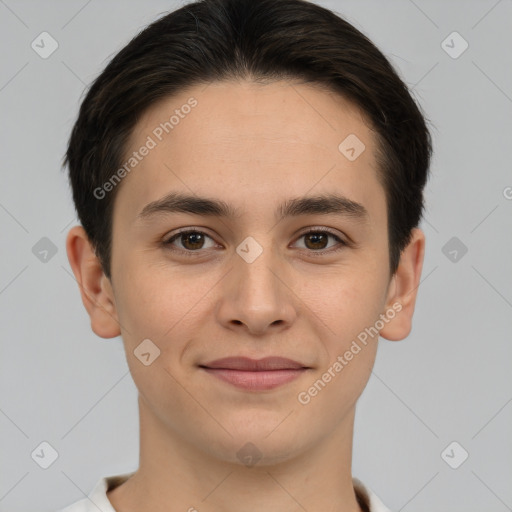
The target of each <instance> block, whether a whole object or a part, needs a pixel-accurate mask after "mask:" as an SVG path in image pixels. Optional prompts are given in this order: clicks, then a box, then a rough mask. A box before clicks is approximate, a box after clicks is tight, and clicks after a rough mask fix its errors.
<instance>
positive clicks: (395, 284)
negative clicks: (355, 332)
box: [380, 228, 425, 341]
mask: <svg viewBox="0 0 512 512" xmlns="http://www.w3.org/2000/svg"><path fill="white" fill-rule="evenodd" d="M424 255H425V235H424V233H423V231H422V230H421V229H419V228H414V229H413V230H412V236H411V241H410V242H409V245H407V247H406V248H405V249H404V250H403V251H402V254H401V256H400V263H399V265H398V269H397V271H396V273H395V275H394V276H393V277H392V281H391V283H390V285H389V291H388V296H387V300H386V309H385V311H384V312H383V313H384V314H386V311H391V309H393V310H394V311H395V313H394V315H393V318H392V319H390V321H389V322H388V323H386V325H385V326H384V327H383V328H382V329H381V331H380V336H382V337H383V338H386V339H387V340H390V341H399V340H403V339H404V338H406V337H407V336H408V335H409V333H410V332H411V328H412V317H413V314H414V306H415V304H416V296H417V294H418V287H419V284H420V278H421V270H422V268H423V259H424ZM389 316H390V315H389Z"/></svg>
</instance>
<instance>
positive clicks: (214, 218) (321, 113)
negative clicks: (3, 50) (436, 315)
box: [65, 0, 432, 512]
mask: <svg viewBox="0 0 512 512" xmlns="http://www.w3.org/2000/svg"><path fill="white" fill-rule="evenodd" d="M431 151H432V149H431V139H430V134H429V132H428V129H427V128H426V124H425V120H424V117H423V115H422V114H421V112H420V110H419V108H418V106H417V105H416V103H415V102H414V100H413V99H412V98H411V96H410V94H409V92H408V91H407V88H406V86H405V85H404V84H403V82H402V81H401V80H400V78H399V77H398V76H397V74H396V73H395V71H394V70H393V68H392V67H391V65H390V64H389V62H388V61H387V60H386V59H385V57H384V56H383V55H382V53H381V52H380V51H379V50H378V49H377V48H376V47H375V46H374V45H373V44H372V43H371V42H370V41H369V40H368V39H367V38H366V37H365V36H364V35H362V34H361V33H360V32H359V31H357V30H356V29H355V28H354V27H352V26H351V25H350V24H348V23H347V22H346V21H344V20H343V19H341V18H339V17H338V16H336V15H334V14H333V13H331V12H330V11H328V10H326V9H324V8H321V7H320V6H318V5H315V4H312V3H308V2H305V1H302V0H279V1H275V0H204V1H200V2H195V3H190V4H188V5H185V6H184V7H182V8H180V9H179V10H177V11H175V12H173V13H171V14H168V15H166V16H165V17H163V18H161V19H160V20H157V21H156V22H155V23H153V24H152V25H150V26H149V27H148V28H146V29H145V30H144V31H143V32H141V33H140V34H139V35H138V36H137V37H135V38H134V39H133V40H132V41H131V42H130V43H129V44H128V45H127V46H126V47H125V48H124V49H123V50H122V51H121V52H119V54H118V55H117V56H116V57H115V58H114V59H113V60H112V61H111V62H110V64H109V65H108V66H107V67H106V69H105V70H104V71H103V73H102V74H101V75H100V76H99V77H98V78H97V79H96V81H95V82H94V83H93V85H92V87H91V88H90V90H89V91H88V94H87V96H86V98H85V99H84V101H83V103H82V105H81V109H80V113H79V117H78V120H77V122H76V124H75V126H74V129H73V132H72V135H71V138H70V141H69V147H68V150H67V154H66V159H65V163H66V164H67V165H68V166H69V172H70V181H71V185H72V189H73V197H74V201H75V205H76V208H77V212H78V215H79V218H80V221H81V224H82V226H83V227H82V226H75V227H73V228H72V229H71V230H70V232H69V234H68V238H67V252H68V257H69V261H70V264H71V267H72V269H73V272H74V274H75V276H76V279H77V281H78V284H79V287H80V291H81V294H82V299H83V302H84V305H85V307H86V309H87V312H88V314H89V315H90V318H91V327H92V329H93V331H94V332H95V333H96V334H97V335H98V336H101V337H103V338H113V337H116V336H119V335H121V336H122V340H123V343H124V346H125V350H126V358H127V362H128V365H129V368H130V372H131V374H132V377H133V379H134V381H135V384H136V386H137V388H138V391H139V414H140V439H141V444H140V463H139V468H138V469H137V471H135V472H133V473H126V474H123V475H116V476H110V477H105V478H102V479H100V480H99V481H98V483H97V485H96V486H95V488H94V489H93V491H92V492H91V493H90V495H89V497H88V498H86V499H83V500H81V501H79V502H77V503H75V504H73V505H70V506H69V507H68V508H66V509H65V510H66V512H78V511H93V510H94V511H95V510H98V509H99V510H102V512H113V511H116V512H135V511H137V512H150V511H151V512H175V511H191V512H192V511H194V510H197V511H199V512H234V511H239V510H244V511H245V512H256V511H258V512H259V511H265V512H278V511H279V512H282V511H285V510H301V509H302V510H307V511H308V512H314V511H320V510H330V511H336V512H356V511H357V512H360V511H371V512H383V511H387V510H388V509H387V508H386V507H385V506H384V505H383V504H382V503H381V502H380V501H379V499H378V498H377V496H376V495H374V494H373V493H372V492H371V491H370V490H369V489H367V488H366V487H365V486H364V484H363V483H362V482H361V481H359V480H357V479H355V478H352V474H351V460H352V439H353V425H354V415H355V409H356V402H357V400H358V398H359V396H360V395H361V393H362V392H363V390H364V388H365V386H366V383H367V381H368V379H369V376H370V374H371V370H372V367H373V364H374V360H375V356H376V352H377V344H378V339H379V335H380V336H382V337H384V338H386V339H388V340H401V339H403V338H405V337H406V336H407V335H408V334H409V332H410V330H411V322H412V316H413V312H414V305H415V300H416V294H417V289H418V285H419V281H420V275H421V269H422V263H423V256H424V245H425V239H424V235H423V233H422V231H421V230H420V229H418V227H417V226H418V224H419V221H420V219H421V215H422V209H423V195H422V193H423V188H424V185H425V183H426V180H427V175H428V168H429V162H430V156H431Z"/></svg>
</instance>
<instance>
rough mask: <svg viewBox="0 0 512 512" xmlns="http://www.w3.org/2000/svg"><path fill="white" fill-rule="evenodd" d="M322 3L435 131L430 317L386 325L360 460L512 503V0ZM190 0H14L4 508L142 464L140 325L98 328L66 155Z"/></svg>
mask: <svg viewBox="0 0 512 512" xmlns="http://www.w3.org/2000/svg"><path fill="white" fill-rule="evenodd" d="M318 3H320V4H321V5H324V6H326V7H329V8H332V9H334V10H335V11H337V12H339V13H341V14H343V15H344V16H345V17H346V18H347V19H348V21H350V22H352V23H353V24H354V25H355V26H356V27H357V28H359V29H360V30H362V31H363V32H364V33H366V34H367V35H368V36H369V37H370V38H371V39H372V40H373V41H374V42H375V43H376V44H377V45H378V46H379V48H380V49H381V50H382V51H383V52H384V54H385V55H386V56H388V58H389V59H390V60H391V61H392V62H393V63H394V64H395V66H396V67H397V68H398V70H399V72H400V73H401V76H402V77H403V79H404V80H405V81H406V83H407V84H408V85H409V86H410V88H411V89H412V91H413V94H414V95H415V97H416V98H417V99H418V101H419V102H420V104H421V106H422V108H423V109H424V111H425V113H426V115H427V117H428V118H429V119H430V121H431V129H432V133H433V136H434V144H435V156H434V160H433V165H432V177H431V180H430V182H429V184H428V186H427V189H426V199H427V204H428V207H427V213H426V218H425V220H424V222H423V223H422V228H423V229H424V231H425V233H426V236H427V250H426V259H425V264H424V270H423V276H422V284H421V286H420V290H419V297H418V301H417V310H416V314H415V322H414V327H413V332H412V333H411V335H410V336H409V338H408V339H407V340H404V341H402V342H389V341H387V340H384V339H382V340H381V342H380V346H379V353H378V357H377V362H376V365H375V368H374V372H373V375H372V377H371V379H370V382H369V384H368V387H367V389H366V390H365V392H364V394H363V396H362V398H361V399H360V402H359V405H358V414H357V418H356V425H355V430H356V433H355V439H354V460H353V474H354V476H357V477H359V478H361V479H362V480H363V482H364V483H365V484H366V485H368V486H369V487H370V488H371V489H373V491H374V492H375V493H377V495H379V496H380V498H381V499H382V500H383V502H384V503H385V504H386V505H387V506H388V507H390V508H391V509H392V510H393V511H399V510H403V511H411V512H412V511H418V512H420V511H429V512H431V511H433V510H435V511H448V510H450V511H451V512H454V511H464V512H470V511H475V512H477V511H479V512H480V511H484V510H485V511H486V512H493V511H496V512H501V511H506V510H512V485H511V483H512V441H511V436H510V432H511V431H512V430H511V428H510V427H511V424H512V404H511V402H512V377H511V371H510V370H511V361H512V343H511V342H512V339H511V332H512V329H511V327H512V325H511V324H512V322H511V318H512V272H511V267H512V259H511V242H510V233H512V200H511V198H512V188H507V187H512V172H511V170H512V166H511V162H510V158H509V151H510V147H511V142H512V122H511V114H512V57H511V50H512V26H511V25H512V2H511V1H510V0H500V1H496V0H485V1H484V0H481V1H462V0H461V1H449V2H447V1H441V0H437V1H427V0H415V1H414V2H413V1H412V0H396V1H377V0H372V1H368V0H364V1H361V0H359V1H341V0H337V1H335V0H331V1H322V2H318ZM181 4H182V3H181V2H180V3H178V2H171V1H167V2H163V1H151V2H133V1H131V2H127V1H125V2H121V0H116V1H107V2H100V1H98V0H92V1H89V2H86V1H63V0H60V1H45V2H36V1H14V0H5V1H1V0H0V38H1V43H2V48H3V51H2V55H3V61H2V62H3V65H2V69H1V71H0V108H1V118H2V123H1V137H0V138H1V140H2V149H1V166H0V169H1V170H0V172H1V186H0V222H1V238H0V244H1V254H2V264H1V268H0V314H1V318H0V321H1V324H0V325H1V332H2V344H1V359H0V360H1V376H0V379H1V396H0V428H1V432H2V436H1V437H0V445H1V457H0V460H1V467H0V511H2V512H4V511H10V512H18V511H28V510H33V511H50V510H55V509H56V508H59V507H62V506H64V505H67V504H69V503H71V502H73V501H76V500H78V499H80V498H82V497H84V493H88V492H89V491H90V490H91V488H92V486H93V485H94V484H95V483H96V481H97V480H98V479H99V478H100V477H101V476H107V475H113V474H117V473H121V472H126V471H131V470H133V469H135V468H136V467H137V463H138V415H137V402H136V396H137V395H136V388H135V386H134V384H133V381H132V380H131V377H130V374H129V373H128V366H127V364H126V360H125V356H124V351H123V347H122V343H121V340H120V338H116V339H113V340H103V339H101V338H99V337H97V336H96V335H95V334H94V333H93V332H92V331H91V330H90V326H89V319H88V316H87V314H86V312H85V310H84V308H83V306H82V303H81V300H80V296H79V290H78V286H77V284H76V282H75V280H74V278H73V276H72V274H71V269H70V266H69V264H68V261H67V257H66V253H65V236H66V233H67V231H68V229H69V227H70V226H71V225H73V224H75V223H76V218H75V213H74V209H73V205H72V202H71V195H70V192H69V189H68V185H67V178H66V175H65V173H64V172H63V171H61V170H60V164H61V159H62V156H63V154H64V151H65V144H66V141H67V138H68V136H69V132H70V129H71V127H72V123H73V122H74V120H75V118H76V114H77V109H78V105H79V101H80V99H81V95H82V92H83V90H84V87H85V85H86V84H89V83H90V82H91V80H93V79H94V78H95V77H96V76H97V74H98V73H99V72H100V71H101V70H102V69H103V67H104V66H105V65H106V64H107V62H108V60H109V59H110V58H111V57H112V56H113V55H114V54H115V53H116V52H117V51H119V50H120V49H121V48H122V47H123V46H124V45H125V44H126V43H127V42H128V41H129V40H130V39H131V38H132V37H133V36H134V35H135V34H136V33H137V32H138V31H139V30H140V29H142V28H143V27H144V26H145V25H147V24H148V23H149V22H151V21H153V20H154V19H156V18H157V17H159V15H160V14H162V13H164V12H165V11H168V10H173V9H174V8H176V7H177V6H180V5H181ZM43 31H47V32H49V33H50V34H51V36H52V37H53V38H54V39H55V40H57V42H58V44H59V47H58V49H57V50H56V51H55V52H54V53H53V54H52V55H51V56H50V57H49V58H47V59H43V58H41V57H40V56H39V55H38V54H37V53H36V52H35V51H34V50H33V49H32V48H31V43H32V41H34V40H35V39H36V38H37V36H38V35H39V34H40V33H41V32H43ZM453 31H457V32H458V33H459V34H460V35H461V36H462V37H463V38H464V40H466V41H467V43H468V44H469V47H468V49H467V50H466V51H465V52H464V53H462V54H461V55H460V56H458V57H457V58H453V53H454V52H457V51H458V50H460V49H461V48H462V46H461V45H462V40H460V39H457V38H456V39H454V40H453V43H452V42H451V40H452V39H453V37H452V38H451V39H450V38H448V40H447V43H445V44H444V45H442V42H443V41H444V40H445V39H446V38H447V36H449V34H451V33H452V32H453ZM456 37H457V36H456ZM446 44H448V45H450V46H452V47H453V48H451V49H448V48H446V46H445V45H446ZM445 49H447V50H449V51H451V52H452V56H450V55H449V54H448V53H447V51H445ZM43 237H47V238H48V239H50V240H51V242H52V243H53V244H54V245H55V248H56V250H57V252H56V254H54V255H52V253H51V252H50V253H48V255H47V261H41V260H40V257H42V256H41V255H39V257H37V253H38V251H37V250H34V252H35V253H36V254H34V252H33V247H34V246H36V249H38V248H40V246H37V245H36V244H37V243H38V242H39V241H40V239H41V238H43ZM453 237H456V238H457V239H458V241H457V240H456V241H455V242H453V241H452V242H450V243H449V241H450V240H451V239H452V238H453ZM39 243H40V244H45V243H46V244H47V243H48V242H47V241H46V242H45V241H43V242H39ZM447 243H449V244H448V246H446V244H447ZM454 243H455V244H458V246H457V245H451V244H454ZM461 244H464V246H465V247H466V248H467V253H466V254H464V255H463V254H462V251H461V247H462V245H461ZM443 248H444V249H443ZM453 250H456V251H457V260H456V261H453V259H454V257H455V253H453ZM450 251H452V252H451V254H450ZM445 253H446V255H445ZM505 432H508V433H509V434H508V435H505ZM43 441H46V442H48V443H49V444H50V445H51V446H53V447H54V449H55V450H56V451H57V453H58V458H57V460H56V461H55V462H54V463H53V464H52V465H51V466H50V467H48V468H47V469H42V468H41V467H40V466H39V465H38V464H37V463H36V462H35V461H34V460H33V458H32V456H31V454H32V453H33V451H34V450H35V449H36V448H38V447H39V445H40V443H41V442H43ZM453 441H456V442H457V443H458V445H456V446H455V448H454V449H453V451H452V449H451V448H450V449H448V451H447V452H444V450H445V449H446V448H447V447H448V445H450V443H452V442H453ZM452 447H453V446H452ZM462 450H466V451H467V452H468V453H469V457H468V458H467V460H466V461H465V462H464V463H463V464H461V465H460V466H459V467H458V468H457V469H453V468H452V467H450V466H449V465H448V464H447V462H446V461H449V462H450V463H451V464H452V465H456V464H459V463H460V462H461V460H462V457H461V454H463V451H462ZM443 452H444V453H445V455H444V457H443V456H442V453H443ZM446 454H447V455H446ZM309 512H313V511H309Z"/></svg>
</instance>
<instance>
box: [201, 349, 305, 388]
mask: <svg viewBox="0 0 512 512" xmlns="http://www.w3.org/2000/svg"><path fill="white" fill-rule="evenodd" d="M199 367H200V368H202V369H203V370H205V371H206V372H207V373H209V374H211V375H213V376H215V377H217V378H219V379H221V380H223V381H224V382H227V383H229V384H232V385H234V386H236V387H238V388H242V389H245V390H248V391H264V390H269V389H273V388H276V387H278V386H281V385H283V384H286V383H288V382H291V381H292V380H295V379H296V378H297V377H299V376H300V375H302V374H303V373H304V372H305V371H306V370H308V369H310V368H309V367H308V366H305V365H303V364H302V363H299V362H298V361H294V360H292V359H288V358H286V357H264V358H263V359H251V358H250V357H244V356H236V357H225V358H222V359H216V360H215V361H211V362H209V363H206V364H200V365H199Z"/></svg>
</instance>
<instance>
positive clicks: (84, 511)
mask: <svg viewBox="0 0 512 512" xmlns="http://www.w3.org/2000/svg"><path fill="white" fill-rule="evenodd" d="M132 474H133V473H125V474H122V475H113V476H105V477H101V478H100V479H99V480H97V481H96V484H95V485H94V487H93V489H92V491H91V492H90V493H89V494H88V495H87V496H86V497H85V498H82V499H80V500H78V501H75V502H74V503H71V504H70V505H67V506H65V507H64V508H61V509H59V510H57V511H56V512H98V510H100V511H101V512H116V511H115V509H114V507H113V506H112V503H110V501H109V499H108V496H107V491H109V490H110V489H113V488H114V487H117V486H118V485H120V484H121V483H122V482H124V481H125V480H126V479H128V478H129V477H130V476H131V475H132Z"/></svg>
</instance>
